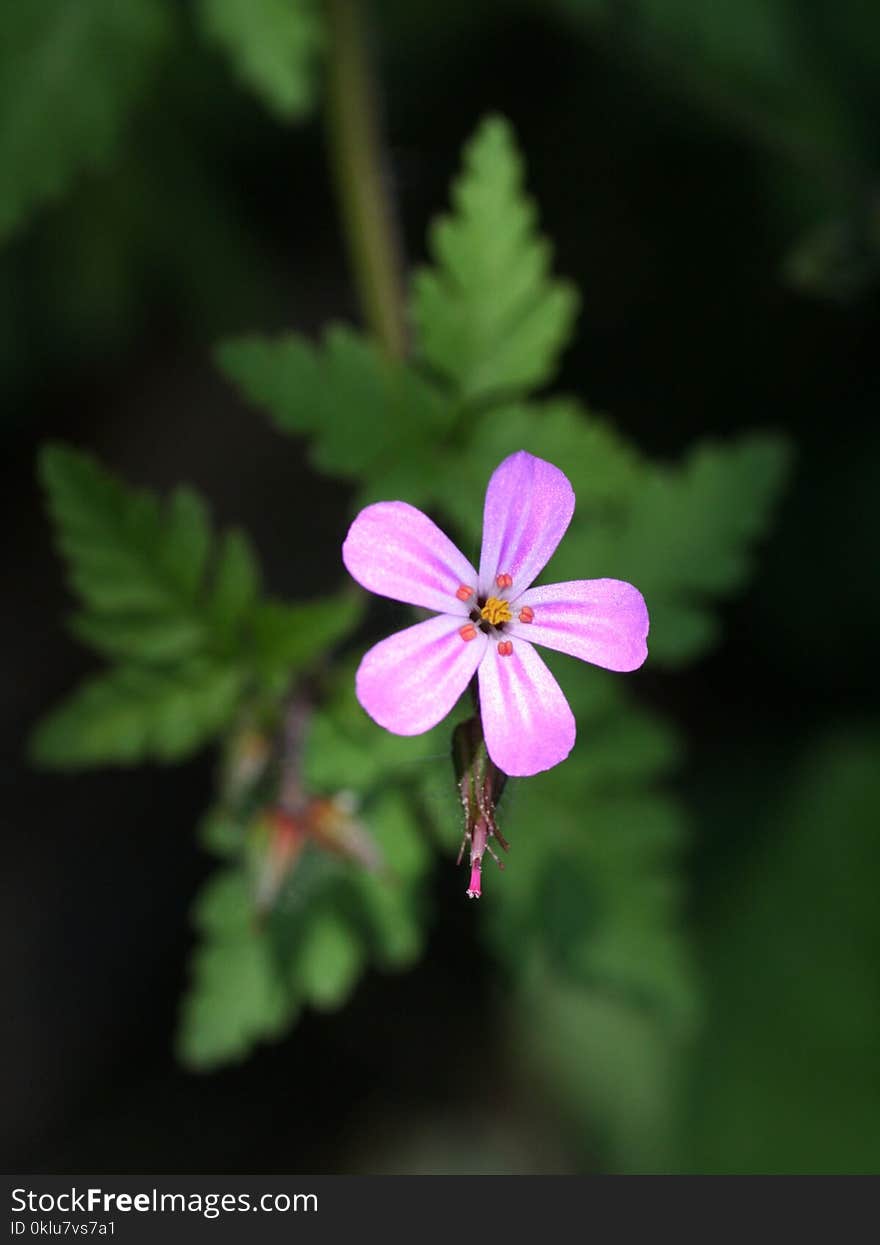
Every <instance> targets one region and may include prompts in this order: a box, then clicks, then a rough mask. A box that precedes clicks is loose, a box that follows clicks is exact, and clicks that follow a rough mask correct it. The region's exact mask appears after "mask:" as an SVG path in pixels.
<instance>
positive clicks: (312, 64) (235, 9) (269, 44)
mask: <svg viewBox="0 0 880 1245" xmlns="http://www.w3.org/2000/svg"><path fill="white" fill-rule="evenodd" d="M197 13H198V18H199V22H200V24H201V27H202V30H203V32H204V34H205V36H206V38H208V39H209V40H210V41H211V42H212V43H214V44H216V45H218V46H219V47H221V48H222V49H223V51H224V52H225V54H226V55H227V56H228V58H229V60H230V62H231V64H232V67H233V69H234V70H235V72H236V74H237V75H238V77H239V78H240V79H241V81H242V83H244V85H245V86H247V87H248V88H249V90H251V91H253V92H254V93H255V94H256V95H257V96H258V97H259V98H260V99H261V100H262V101H263V103H264V104H265V105H266V107H267V108H268V109H269V111H270V112H272V113H274V114H275V116H277V117H278V118H279V119H280V120H282V121H290V120H297V119H299V118H301V117H304V116H306V115H307V114H308V113H309V112H310V111H311V109H312V106H313V104H314V99H315V88H316V76H317V75H316V68H317V66H316V61H317V57H318V53H319V51H320V49H321V45H322V42H323V29H322V22H321V15H320V11H319V7H318V4H317V2H316V0H199V4H198V8H197Z"/></svg>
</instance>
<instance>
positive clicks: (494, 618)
mask: <svg viewBox="0 0 880 1245" xmlns="http://www.w3.org/2000/svg"><path fill="white" fill-rule="evenodd" d="M480 617H481V618H485V620H486V622H487V623H491V624H492V626H493V627H500V626H501V624H502V623H507V622H510V620H511V618H513V612H512V610H511V608H510V602H509V601H502V600H500V599H499V598H498V597H489V600H488V601H487V602H486V604H485V605H484V606H483V608H482V609H481V610H480Z"/></svg>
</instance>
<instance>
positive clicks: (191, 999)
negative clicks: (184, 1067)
mask: <svg viewBox="0 0 880 1245" xmlns="http://www.w3.org/2000/svg"><path fill="white" fill-rule="evenodd" d="M361 820H362V821H363V825H364V830H365V832H366V833H368V834H369V835H370V836H371V838H372V839H373V841H374V842H375V843H376V844H377V845H378V847H379V848H380V850H381V852H382V855H383V857H384V865H383V866H382V868H380V869H377V870H367V869H365V868H364V867H363V866H361V865H358V864H355V863H353V862H349V861H345V860H343V859H342V858H340V857H337V856H330V855H328V854H327V853H326V852H322V851H319V850H317V848H315V847H314V846H308V847H306V849H305V850H304V851H303V852H302V854H301V855H299V856H298V857H297V859H296V861H295V864H294V867H293V871H292V874H291V876H289V877H288V879H287V882H286V884H285V886H284V889H283V890H282V891H281V893H280V894H279V895H278V896H277V899H276V902H275V905H274V907H273V908H272V910H271V911H269V912H266V911H258V907H257V901H256V895H257V893H258V890H259V886H258V884H257V881H256V879H258V878H259V877H260V873H261V870H262V869H263V868H264V867H265V863H266V858H267V857H266V853H267V852H268V851H270V850H271V848H270V846H269V840H268V839H266V838H265V837H264V836H261V835H259V834H255V833H254V829H253V826H251V827H250V829H249V830H248V829H246V828H245V826H244V825H241V824H239V825H238V826H237V827H236V824H235V819H234V818H232V817H231V816H230V815H229V813H228V812H224V811H221V810H215V811H214V813H213V814H212V815H211V816H210V817H209V818H208V819H206V821H205V823H204V825H203V827H202V831H201V834H202V838H203V841H204V842H205V843H206V845H207V846H208V847H209V848H210V850H212V851H213V852H215V853H216V854H220V855H223V856H225V857H227V858H228V859H230V860H235V859H237V863H236V864H234V865H231V866H230V867H228V868H226V869H224V870H222V871H221V872H220V873H218V874H216V875H215V876H214V877H213V878H212V879H211V880H210V881H209V882H208V883H207V885H206V887H205V888H204V889H203V891H202V892H201V894H200V896H199V898H198V900H197V902H196V905H195V908H194V914H193V921H194V924H195V926H196V929H197V931H198V933H199V935H200V944H199V946H198V947H197V949H196V952H195V954H194V956H193V960H192V984H191V988H190V991H189V993H188V995H187V998H186V1000H185V1003H184V1007H183V1011H182V1017H181V1027H180V1034H179V1039H178V1050H179V1053H180V1057H181V1059H182V1060H183V1061H184V1062H185V1063H188V1064H189V1065H191V1066H195V1067H213V1066H217V1065H219V1064H221V1063H225V1062H228V1061H230V1060H234V1059H238V1058H241V1057H243V1056H244V1055H245V1054H246V1053H247V1051H248V1050H249V1049H250V1048H251V1047H252V1046H253V1045H254V1044H255V1043H256V1042H258V1041H261V1040H265V1039H267V1038H274V1037H277V1036H278V1035H279V1034H280V1033H281V1032H282V1031H283V1030H284V1028H285V1027H287V1026H289V1025H290V1024H291V1023H293V1021H294V1020H295V1019H296V1017H297V1015H298V1014H299V1010H300V1007H301V1006H303V1005H305V1004H309V1005H311V1006H312V1007H315V1008H318V1009H319V1010H330V1009H333V1008H337V1007H340V1006H341V1005H342V1004H343V1003H344V1002H345V1000H346V999H347V998H348V996H349V995H350V993H351V991H352V990H353V989H354V987H355V985H356V984H357V982H358V980H359V979H360V977H361V975H362V974H363V972H364V971H365V970H366V968H367V966H368V965H369V964H370V963H374V964H376V965H377V966H378V967H380V968H384V969H389V970H391V969H401V968H404V967H407V966H408V965H410V964H411V963H412V962H413V961H414V960H415V958H416V957H417V956H418V954H419V953H420V951H421V949H422V945H423V938H424V934H423V925H424V912H423V901H422V894H421V883H422V880H423V878H424V875H425V873H426V871H427V868H428V866H429V864H430V853H429V852H428V850H427V847H426V844H425V842H424V838H423V835H422V834H421V831H420V827H419V825H418V822H417V819H416V815H415V812H414V809H413V807H412V804H411V802H410V801H408V800H406V799H405V798H404V797H403V796H401V795H400V794H399V793H398V792H396V791H394V790H384V791H382V792H380V793H378V794H377V795H376V796H375V798H374V799H372V800H371V801H370V804H369V807H367V808H365V809H364V811H363V815H362V818H361ZM264 829H265V828H264ZM245 975H247V977H248V980H247V982H245V981H244V980H243V978H244V977H245Z"/></svg>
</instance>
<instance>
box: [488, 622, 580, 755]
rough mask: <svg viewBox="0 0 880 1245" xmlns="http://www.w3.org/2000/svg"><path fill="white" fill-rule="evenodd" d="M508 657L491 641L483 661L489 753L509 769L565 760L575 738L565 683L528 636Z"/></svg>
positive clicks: (520, 641) (572, 716) (514, 647)
mask: <svg viewBox="0 0 880 1245" xmlns="http://www.w3.org/2000/svg"><path fill="white" fill-rule="evenodd" d="M511 643H512V644H513V652H512V653H510V655H509V656H507V657H502V656H501V655H500V654H499V652H498V645H497V644H495V643H494V642H493V641H490V642H489V644H488V645H487V646H486V654H485V656H484V658H483V660H482V662H481V664H480V712H481V714H482V718H483V734H484V735H485V739H486V747H487V748H488V750H489V756H490V757H491V758H492V760H493V761H494V762H495V764H496V765H497V766H498V768H499V769H501V770H503V771H504V773H505V774H514V775H521V776H525V775H528V774H539V773H540V772H541V770H545V769H551V768H552V767H553V766H554V765H558V764H559V762H560V761H564V760H565V758H566V757H567V756H568V754H569V752H571V750H572V747H573V746H574V740H575V733H576V732H575V723H574V715H573V714H572V712H571V709H569V707H568V701H567V700H566V699H565V696H564V694H563V692H562V688H561V687H560V686H559V684H558V683H557V682H556V680H555V679H554V677H553V675H552V674H551V673H550V671H549V670H548V669H547V667H546V666H545V665H544V663H543V661H542V660H541V658H540V657H539V656H538V654H537V653H536V652H535V650H534V649H533V648H532V646H531V644H528V643H527V642H526V641H525V640H520V639H515V640H513V641H511Z"/></svg>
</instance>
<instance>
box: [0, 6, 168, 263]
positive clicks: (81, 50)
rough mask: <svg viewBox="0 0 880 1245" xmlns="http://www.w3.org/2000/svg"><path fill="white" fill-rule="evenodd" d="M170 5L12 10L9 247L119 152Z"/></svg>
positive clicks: (6, 37) (5, 196)
mask: <svg viewBox="0 0 880 1245" xmlns="http://www.w3.org/2000/svg"><path fill="white" fill-rule="evenodd" d="M169 19H170V12H169V9H168V6H167V5H166V4H164V3H162V0H74V2H73V3H71V2H70V0H28V2H27V3H26V4H6V5H5V6H4V8H3V40H2V44H0V166H2V168H3V179H2V182H0V241H2V240H3V238H4V237H5V236H6V235H7V234H9V233H10V232H11V231H12V230H13V229H14V228H15V227H16V226H18V225H20V224H21V222H22V221H23V220H24V219H25V218H26V216H27V214H28V212H29V211H30V209H31V208H32V207H34V206H35V205H37V204H39V203H41V202H43V201H44V200H45V199H48V198H50V197H51V196H53V195H58V194H60V193H61V192H62V191H65V190H67V189H68V187H69V184H70V182H71V180H72V179H73V178H74V176H75V175H76V174H77V173H78V172H79V171H80V169H81V168H83V167H89V166H92V167H93V166H94V165H96V164H98V163H100V162H101V161H103V160H105V159H106V158H107V157H108V156H109V155H110V154H111V152H113V151H114V149H115V148H116V146H117V144H118V141H119V137H120V132H121V130H122V127H123V126H124V124H125V123H126V120H127V118H128V115H129V113H130V112H131V110H132V109H133V107H134V106H135V104H137V103H138V102H139V100H140V97H141V95H142V93H143V90H144V87H145V86H146V84H147V82H148V81H149V79H150V77H151V75H152V73H153V72H154V71H155V67H156V62H157V58H158V54H159V53H160V51H161V50H162V48H163V46H164V44H165V42H166V40H167V38H168V35H169V27H170V20H169Z"/></svg>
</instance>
